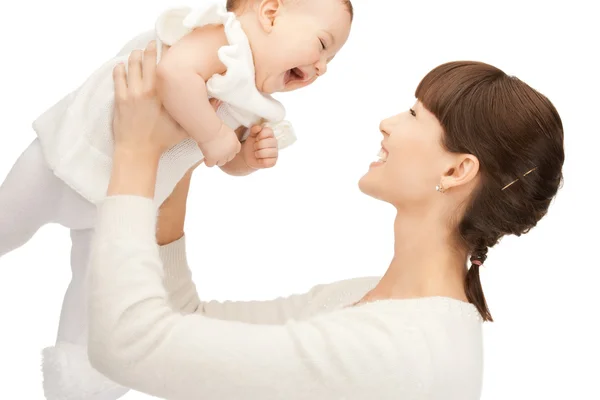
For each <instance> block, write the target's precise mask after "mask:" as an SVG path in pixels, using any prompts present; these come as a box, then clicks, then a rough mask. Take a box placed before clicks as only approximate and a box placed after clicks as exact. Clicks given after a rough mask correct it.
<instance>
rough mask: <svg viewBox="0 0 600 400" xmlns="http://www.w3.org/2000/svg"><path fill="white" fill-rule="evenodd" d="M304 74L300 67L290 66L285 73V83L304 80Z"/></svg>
mask: <svg viewBox="0 0 600 400" xmlns="http://www.w3.org/2000/svg"><path fill="white" fill-rule="evenodd" d="M304 80H306V74H305V73H304V71H302V70H301V69H300V68H292V69H290V70H288V72H286V73H285V83H286V84H287V83H290V82H296V81H304Z"/></svg>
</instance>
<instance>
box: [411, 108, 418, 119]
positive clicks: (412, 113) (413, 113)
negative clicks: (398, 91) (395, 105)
mask: <svg viewBox="0 0 600 400" xmlns="http://www.w3.org/2000/svg"><path fill="white" fill-rule="evenodd" d="M410 115H412V116H413V117H416V116H417V113H416V112H415V110H413V109H412V108H411V109H410Z"/></svg>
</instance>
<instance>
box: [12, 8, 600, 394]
mask: <svg viewBox="0 0 600 400" xmlns="http://www.w3.org/2000/svg"><path fill="white" fill-rule="evenodd" d="M198 1H201V0H198ZM188 2H189V0H188ZM354 2H355V8H356V20H355V23H354V27H353V33H352V36H351V38H350V40H349V42H348V44H347V46H346V47H345V48H344V49H343V50H342V52H341V53H340V54H339V55H338V57H337V58H336V60H335V61H334V62H333V63H332V65H331V66H330V70H329V73H328V75H326V77H325V78H323V79H321V80H320V81H319V82H318V83H316V84H315V85H314V86H313V87H310V88H308V89H304V90H302V91H300V92H297V93H291V94H287V95H285V96H281V97H280V99H281V100H283V101H284V102H285V104H286V106H287V109H288V111H289V112H288V116H289V119H291V120H292V121H293V122H294V124H295V127H296V129H297V132H298V135H299V141H298V142H297V143H296V144H295V145H294V146H292V147H291V148H289V149H287V150H285V152H284V153H282V155H281V159H280V162H279V165H278V166H277V167H276V168H275V169H273V170H270V171H267V172H261V173H258V174H255V175H254V176H252V177H249V178H231V177H228V176H226V175H224V174H223V173H221V172H220V171H218V170H216V169H215V170H207V169H206V168H201V169H199V170H198V171H197V173H196V175H195V177H194V182H193V187H192V193H191V201H190V208H189V213H188V220H187V234H188V240H189V258H190V262H191V265H192V268H193V269H194V273H195V280H196V282H197V285H198V288H199V290H200V295H201V296H202V297H203V298H204V299H211V298H216V299H268V298H271V297H274V296H278V295H287V294H291V293H294V292H301V291H305V290H307V289H308V288H310V287H311V286H312V285H314V284H316V283H323V282H330V281H334V280H338V279H343V278H349V277H355V276H361V275H373V274H380V273H382V272H383V271H384V270H385V269H386V267H387V265H388V262H389V260H390V257H391V255H392V244H393V237H392V223H393V218H394V213H393V209H391V208H390V207H389V206H387V205H385V204H384V203H380V202H377V201H375V200H372V199H370V198H368V197H366V196H365V195H363V194H361V193H360V192H359V190H358V188H357V181H358V179H359V178H360V177H361V176H362V174H364V173H365V171H366V170H367V167H368V164H369V163H370V161H372V160H373V159H374V158H375V156H376V154H377V152H378V150H379V141H380V137H379V135H378V124H379V121H380V119H382V118H384V117H386V116H388V115H392V114H395V113H398V112H402V111H404V110H406V108H407V107H409V106H410V105H411V104H412V102H413V93H414V89H415V87H416V85H417V83H418V82H419V80H420V79H421V78H422V77H423V76H424V75H425V74H426V73H427V72H428V71H429V70H430V69H431V68H433V67H435V66H437V65H438V64H441V63H443V62H446V61H452V60H460V59H474V60H479V61H485V62H488V63H491V64H494V65H496V66H498V67H500V68H502V69H503V70H505V71H506V72H507V73H509V74H514V75H517V76H518V77H520V78H521V79H522V80H524V81H525V82H527V83H529V84H530V85H531V86H533V87H534V88H536V89H538V90H540V91H541V92H542V93H544V94H545V95H547V96H548V97H549V98H550V99H551V100H552V101H553V102H554V104H555V105H556V107H557V108H558V110H559V112H560V114H561V116H562V118H563V122H564V128H565V140H566V143H565V147H566V154H567V161H566V164H565V168H564V174H565V184H564V188H563V189H562V190H561V192H560V193H559V196H558V197H557V199H556V201H555V203H554V204H553V206H552V207H551V209H550V213H549V214H548V216H547V217H546V218H545V219H544V220H542V222H541V223H540V224H539V225H538V227H537V228H535V229H534V230H533V231H532V232H531V233H529V234H528V235H525V236H523V237H521V238H512V237H511V238H506V239H505V240H503V241H502V243H501V244H500V245H498V246H497V248H495V249H493V250H492V251H491V252H490V255H489V258H488V262H486V266H485V268H484V269H483V270H482V280H483V286H484V289H485V292H486V295H487V298H488V302H489V305H490V307H491V310H492V314H493V316H494V318H495V320H496V322H494V323H491V324H486V325H485V381H484V392H483V399H484V400H496V399H502V400H504V399H530V398H533V399H547V398H562V399H567V398H568V399H581V400H584V399H600V389H599V388H598V386H597V384H596V383H594V382H597V381H596V379H597V377H598V373H599V372H600V368H599V367H598V365H599V364H598V359H600V346H599V344H598V343H599V340H600V339H599V338H600V330H599V329H598V327H597V324H596V322H597V318H598V315H599V313H598V306H599V305H600V291H598V290H597V287H598V281H599V278H600V272H599V268H598V267H600V262H599V261H598V252H597V249H598V243H599V241H600V235H599V234H598V231H597V229H598V225H599V223H600V216H599V214H600V212H599V211H598V205H599V204H600V201H599V198H598V173H597V166H598V148H599V147H600V139H599V138H600V135H599V133H600V129H599V128H598V110H599V106H600V101H599V100H598V93H599V90H600V87H599V84H598V78H597V77H598V74H599V73H600V71H599V66H600V64H599V63H598V59H597V58H596V59H595V60H594V59H593V58H594V57H597V54H598V53H597V51H598V38H600V32H599V29H598V28H597V26H598V25H597V22H598V20H597V18H595V17H594V13H593V12H592V11H591V8H590V7H589V6H587V5H586V4H593V3H592V2H591V1H590V2H581V1H569V2H560V4H558V2H556V3H557V5H551V4H550V3H551V2H548V1H532V0H528V1H513V0H504V1H502V2H498V3H496V2H494V4H493V5H492V3H491V2H483V1H477V2H475V1H472V2H470V1H459V0H452V1H443V2H435V1H426V0H414V1H398V0H355V1H354ZM119 4H120V5H119ZM172 5H173V3H172V2H171V1H167V0H161V1H159V0H127V1H125V2H122V1H117V0H104V1H93V2H92V1H75V0H53V1H48V2H41V1H40V2H39V3H35V2H32V1H23V2H16V1H12V2H10V3H7V4H5V5H4V6H3V7H2V8H3V9H2V11H1V12H0V37H1V38H2V53H1V55H0V57H1V58H0V87H1V88H2V96H1V97H0V102H1V107H0V116H1V117H2V123H3V125H2V126H3V127H2V132H1V135H2V136H1V138H2V144H1V145H0V179H3V178H4V176H6V174H7V173H8V171H9V169H10V168H11V166H12V164H13V163H14V161H15V160H16V158H17V157H18V156H19V154H20V153H21V152H22V151H23V149H24V148H25V147H26V146H27V145H28V143H29V142H30V141H31V140H32V139H33V138H34V134H33V131H32V129H31V128H30V125H31V122H32V121H33V119H34V118H35V117H36V116H38V115H39V114H40V113H41V112H43V111H44V110H45V109H47V108H48V107H49V106H50V105H52V104H53V103H54V102H55V101H57V100H58V99H59V98H61V97H62V96H63V95H65V94H66V93H67V92H69V91H71V90H72V89H74V88H76V87H77V86H78V85H79V84H81V83H82V82H83V80H84V79H85V78H87V76H88V75H89V74H90V73H91V72H92V71H94V70H95V69H96V68H97V67H98V66H100V65H101V63H103V62H104V61H105V60H107V59H108V58H110V57H112V56H113V55H114V54H115V53H116V52H117V51H118V50H120V48H121V46H123V45H124V44H125V43H126V42H127V41H128V40H129V39H130V38H132V37H133V36H135V35H136V34H137V33H139V32H141V31H144V30H148V29H151V28H152V26H153V22H154V19H155V17H156V15H157V13H158V12H159V11H160V10H161V9H163V8H164V7H168V6H172ZM596 16H597V14H596ZM594 26H596V27H594ZM594 53H595V54H594ZM432 190H434V188H432ZM69 249H70V242H69V237H68V231H67V230H66V229H65V228H62V227H59V226H46V227H44V228H43V229H41V230H40V231H39V233H38V234H37V235H36V236H35V237H34V238H33V239H32V240H31V241H30V242H29V243H27V244H26V245H25V246H23V247H22V248H20V249H18V250H16V251H14V252H12V253H10V254H8V255H6V256H4V257H3V258H2V259H0V315H1V318H2V320H1V322H0V399H27V400H30V399H31V400H34V399H42V398H43V394H42V390H41V383H40V382H41V373H40V367H39V364H40V356H39V351H40V349H41V348H43V347H45V346H48V345H52V344H53V343H54V339H55V332H56V327H57V321H58V316H59V311H60V306H61V302H62V296H63V293H64V290H65V289H66V287H67V284H68V282H69V280H70V268H69ZM146 398H148V397H147V396H144V395H142V394H139V393H133V392H131V393H129V394H128V395H126V396H125V399H127V400H134V399H138V400H140V399H146Z"/></svg>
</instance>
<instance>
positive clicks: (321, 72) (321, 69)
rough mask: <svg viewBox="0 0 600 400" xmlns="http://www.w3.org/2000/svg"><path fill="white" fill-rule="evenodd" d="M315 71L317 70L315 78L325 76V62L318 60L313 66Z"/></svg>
mask: <svg viewBox="0 0 600 400" xmlns="http://www.w3.org/2000/svg"><path fill="white" fill-rule="evenodd" d="M315 69H316V70H317V76H321V75H325V73H326V72H327V61H325V60H319V61H318V62H317V63H316V64H315Z"/></svg>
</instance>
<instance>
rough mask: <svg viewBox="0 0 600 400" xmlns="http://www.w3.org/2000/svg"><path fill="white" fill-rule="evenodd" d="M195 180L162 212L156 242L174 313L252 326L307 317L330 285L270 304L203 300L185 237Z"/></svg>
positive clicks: (180, 188) (176, 193) (182, 186)
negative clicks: (192, 186)
mask: <svg viewBox="0 0 600 400" xmlns="http://www.w3.org/2000/svg"><path fill="white" fill-rule="evenodd" d="M191 177H192V170H190V171H189V172H188V173H187V174H186V175H185V176H184V177H183V179H182V180H181V181H180V182H179V183H178V184H177V185H176V187H175V189H174V190H173V193H172V194H171V195H170V196H169V198H168V199H167V200H166V201H165V202H164V203H163V204H162V206H161V207H160V209H159V212H158V221H157V229H156V240H157V243H158V244H159V246H160V248H159V255H160V259H161V260H162V263H163V267H164V278H163V284H164V287H165V289H166V291H167V294H168V299H169V303H170V305H171V307H172V308H173V310H176V311H179V312H181V313H183V314H190V313H198V314H202V315H204V316H207V317H210V318H216V319H221V320H229V321H239V322H246V323H251V324H283V323H285V322H286V321H288V320H290V319H295V318H300V317H306V316H307V308H308V306H309V305H311V302H312V301H314V300H315V299H316V298H317V296H318V295H319V294H320V293H321V291H322V290H323V289H324V288H325V287H326V285H319V286H315V287H313V288H312V289H311V290H310V291H308V292H307V293H304V294H295V295H292V296H289V297H285V298H278V299H274V300H270V301H225V302H219V301H201V300H200V298H199V296H198V292H197V289H196V285H195V284H194V282H193V280H192V272H191V270H190V268H189V266H188V263H187V258H186V246H185V237H184V230H185V229H184V223H185V214H186V208H187V198H188V193H189V188H190V182H191Z"/></svg>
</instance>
